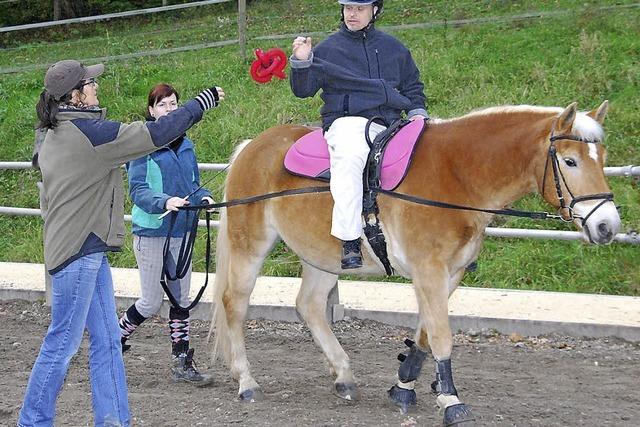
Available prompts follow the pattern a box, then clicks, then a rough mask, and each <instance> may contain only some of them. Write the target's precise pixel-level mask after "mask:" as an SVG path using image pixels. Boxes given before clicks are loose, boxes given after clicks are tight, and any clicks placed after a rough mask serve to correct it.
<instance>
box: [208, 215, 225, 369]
mask: <svg viewBox="0 0 640 427" xmlns="http://www.w3.org/2000/svg"><path fill="white" fill-rule="evenodd" d="M226 226H227V213H226V210H224V209H223V210H222V212H221V213H220V227H219V228H218V238H217V243H216V277H215V280H214V282H213V305H212V311H213V313H212V316H211V328H210V329H209V336H208V338H209V339H210V338H211V334H213V333H214V332H215V340H214V344H213V351H212V360H213V361H215V360H216V359H217V358H218V355H219V354H220V353H222V356H223V358H224V360H225V362H228V360H229V338H228V333H229V330H228V329H229V328H228V325H227V312H226V310H225V308H224V303H223V301H222V297H223V295H224V292H225V291H226V290H227V287H228V286H229V248H228V244H229V240H228V239H227V231H226Z"/></svg>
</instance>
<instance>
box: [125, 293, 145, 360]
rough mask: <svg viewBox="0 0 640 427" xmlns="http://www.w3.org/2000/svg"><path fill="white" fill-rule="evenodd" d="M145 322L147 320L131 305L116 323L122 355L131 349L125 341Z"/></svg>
mask: <svg viewBox="0 0 640 427" xmlns="http://www.w3.org/2000/svg"><path fill="white" fill-rule="evenodd" d="M145 320H147V318H146V317H144V316H143V315H142V314H140V312H139V311H138V309H137V308H136V305H135V304H131V307H129V308H128V309H127V311H126V312H125V313H124V314H123V315H122V317H121V318H120V320H119V321H118V325H120V334H121V336H120V344H121V345H122V352H123V353H124V352H125V351H127V350H129V349H130V348H131V346H130V345H129V344H127V340H128V339H129V338H130V337H131V334H133V332H134V331H135V330H136V328H137V327H138V326H140V325H141V324H142V322H144V321H145Z"/></svg>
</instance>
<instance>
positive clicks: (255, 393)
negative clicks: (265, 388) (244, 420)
mask: <svg viewBox="0 0 640 427" xmlns="http://www.w3.org/2000/svg"><path fill="white" fill-rule="evenodd" d="M263 398H264V395H263V394H262V390H260V388H250V389H248V390H245V391H243V392H242V393H240V394H239V395H238V399H240V400H241V401H243V402H259V401H261V400H262V399H263Z"/></svg>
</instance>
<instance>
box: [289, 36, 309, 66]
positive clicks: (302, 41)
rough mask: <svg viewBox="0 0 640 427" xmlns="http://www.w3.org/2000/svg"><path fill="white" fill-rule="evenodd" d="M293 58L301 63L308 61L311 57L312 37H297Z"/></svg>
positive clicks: (294, 43) (293, 46)
mask: <svg viewBox="0 0 640 427" xmlns="http://www.w3.org/2000/svg"><path fill="white" fill-rule="evenodd" d="M292 48H293V57H294V58H295V59H297V60H299V61H306V60H307V59H309V57H310V56H311V48H312V44H311V37H302V36H299V37H296V39H295V40H294V41H293V45H292Z"/></svg>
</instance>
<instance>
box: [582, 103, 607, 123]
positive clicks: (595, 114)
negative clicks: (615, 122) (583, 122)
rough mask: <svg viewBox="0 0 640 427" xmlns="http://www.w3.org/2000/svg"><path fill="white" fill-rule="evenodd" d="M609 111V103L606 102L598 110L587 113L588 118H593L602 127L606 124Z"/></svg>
mask: <svg viewBox="0 0 640 427" xmlns="http://www.w3.org/2000/svg"><path fill="white" fill-rule="evenodd" d="M608 111H609V101H604V102H603V103H602V104H600V106H599V107H598V108H596V109H595V110H591V111H589V112H588V113H587V116H589V117H591V118H592V119H593V120H595V121H596V122H598V123H600V124H601V125H602V124H604V118H605V116H606V115H607V112H608Z"/></svg>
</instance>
